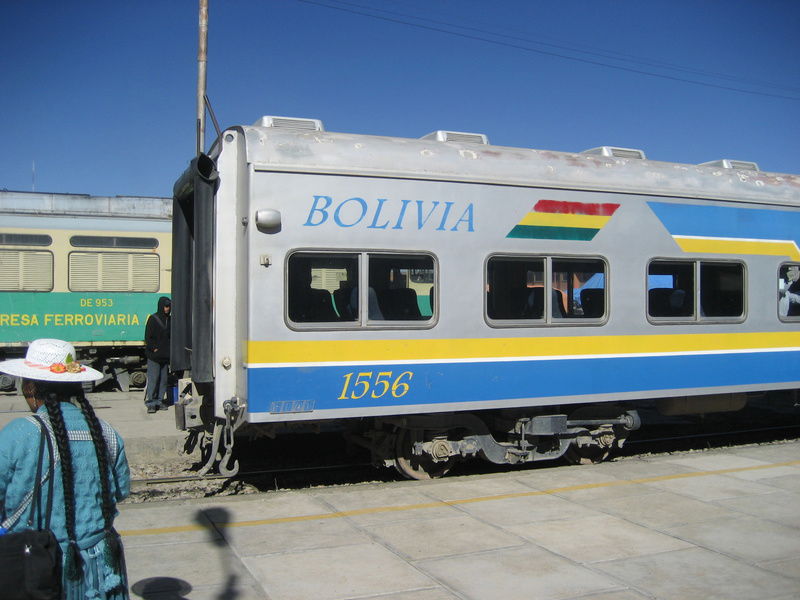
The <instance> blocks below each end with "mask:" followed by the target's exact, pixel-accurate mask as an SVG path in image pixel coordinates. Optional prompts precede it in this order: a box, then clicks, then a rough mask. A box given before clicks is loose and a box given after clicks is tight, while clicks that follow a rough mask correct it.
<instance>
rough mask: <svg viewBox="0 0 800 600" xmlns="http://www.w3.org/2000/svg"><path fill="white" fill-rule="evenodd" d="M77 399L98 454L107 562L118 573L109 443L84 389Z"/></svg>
mask: <svg viewBox="0 0 800 600" xmlns="http://www.w3.org/2000/svg"><path fill="white" fill-rule="evenodd" d="M75 399H76V400H77V401H78V404H79V405H80V408H81V411H82V412H83V416H84V417H85V418H86V423H87V424H88V425H89V433H90V434H91V436H92V442H93V443H94V451H95V454H96V455H97V464H98V465H99V467H100V491H101V493H102V494H101V500H102V503H101V505H100V509H101V510H102V512H103V524H104V526H103V531H104V534H105V540H106V556H105V559H106V563H108V565H109V566H111V567H112V568H113V569H115V570H116V571H117V572H118V573H121V572H122V567H121V562H122V543H121V541H120V537H119V534H118V533H117V532H116V530H115V529H114V513H115V506H116V505H115V503H114V499H113V498H112V497H111V482H110V479H109V474H110V472H111V467H110V466H109V464H108V459H109V457H110V454H109V451H108V444H106V438H105V437H104V436H103V428H102V426H101V425H100V421H99V420H98V419H97V415H96V414H95V412H94V409H93V408H92V405H91V404H89V401H88V400H87V399H86V396H85V395H84V394H83V390H81V393H80V394H78V395H77V396H76V397H75Z"/></svg>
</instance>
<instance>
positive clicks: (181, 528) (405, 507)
mask: <svg viewBox="0 0 800 600" xmlns="http://www.w3.org/2000/svg"><path fill="white" fill-rule="evenodd" d="M796 466H800V460H789V461H786V462H779V463H770V464H766V465H755V466H750V467H733V468H728V469H715V470H712V471H690V472H686V473H673V474H672V475H658V476H655V477H640V478H637V479H619V480H615V481H602V482H599V483H583V484H578V485H568V486H564V487H559V488H550V489H547V490H531V491H529V492H512V493H508V494H497V495H494V496H478V497H475V498H462V499H459V500H434V501H431V502H420V503H416V504H401V505H399V506H374V507H371V508H358V509H354V510H342V511H336V512H330V513H320V514H314V515H297V516H291V517H277V518H273V519H255V520H251V521H236V522H233V523H214V525H216V526H219V527H224V528H230V527H256V526H259V525H278V524H281V523H301V522H303V521H322V520H325V519H341V518H343V517H358V516H362V515H375V514H381V513H393V512H406V511H410V510H425V509H429V508H444V507H452V506H459V505H461V504H475V503H478V502H495V501H498V500H509V499H513V498H531V497H535V496H548V495H552V494H559V493H564V492H575V491H579V490H592V489H600V488H608V487H614V486H621V485H636V484H642V483H656V482H659V481H672V480H677V479H689V478H692V477H708V476H709V475H727V474H729V473H745V472H747V471H759V470H763V469H774V468H777V467H796ZM207 530H208V527H207V526H203V525H178V526H175V527H155V528H152V529H126V530H122V531H120V532H119V533H120V535H122V536H123V537H134V536H141V535H164V534H169V533H183V532H187V531H207Z"/></svg>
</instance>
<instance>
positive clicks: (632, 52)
mask: <svg viewBox="0 0 800 600" xmlns="http://www.w3.org/2000/svg"><path fill="white" fill-rule="evenodd" d="M209 2H210V5H211V8H210V27H209V62H208V95H209V97H210V99H211V102H212V105H213V107H214V110H215V113H216V115H217V118H218V120H219V122H220V125H221V126H222V127H223V128H225V127H227V126H231V125H237V124H250V123H253V122H255V121H256V120H257V119H258V118H259V117H260V116H261V115H265V114H271V115H282V116H295V117H312V118H318V119H321V120H322V121H323V123H324V124H325V127H326V129H327V130H329V131H343V132H354V133H365V134H374V135H391V136H401V137H420V136H422V135H425V134H426V133H429V132H431V131H434V130H436V129H448V130H455V131H470V132H479V133H485V134H486V135H488V137H489V140H490V142H491V143H493V144H497V145H503V146H519V147H528V148H537V149H551V150H559V151H569V152H573V151H580V150H585V149H587V148H592V147H595V146H600V145H613V146H624V147H632V148H641V149H643V150H644V151H645V152H646V154H647V156H648V158H651V159H653V160H665V161H674V162H685V163H700V162H705V161H710V160H715V159H719V158H734V159H740V160H750V161H755V162H757V163H759V165H760V166H761V168H762V169H763V170H766V171H776V172H785V173H800V33H799V32H800V1H798V0H752V1H745V0H727V1H723V0H692V1H690V0H669V1H662V0H646V1H645V0H591V1H588V0H570V1H565V0H560V1H558V0H553V1H550V0H547V1H545V0H542V1H536V0H504V1H500V0H494V1H488V0H404V1H395V2H392V1H389V0H373V1H368V0H305V1H303V0H259V1H257V0H209ZM0 7H1V8H2V20H0V56H2V59H1V60H0V82H2V94H0V131H2V140H3V143H2V145H0V189H8V190H22V191H30V190H31V189H32V187H33V185H34V183H35V189H36V191H42V192H62V193H87V194H94V195H145V196H169V195H171V192H172V184H173V182H174V180H175V178H176V177H177V176H178V175H179V174H180V172H181V171H182V170H183V169H184V168H185V166H186V164H187V163H188V161H189V160H190V159H191V157H192V155H193V154H194V150H195V128H194V120H195V92H196V82H197V62H196V59H197V20H198V17H197V0H161V1H155V0H138V1H135V2H134V1H133V0H114V1H108V0H104V1H95V0H81V1H80V2H76V1H73V2H64V1H63V0H62V1H56V0H0ZM691 82H694V83H691ZM208 130H209V134H208V136H207V143H206V147H208V146H209V145H210V143H211V142H212V141H213V127H212V125H211V122H210V121H209V123H208ZM34 164H35V178H34V174H33V171H34V169H33V166H34Z"/></svg>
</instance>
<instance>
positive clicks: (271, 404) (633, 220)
mask: <svg viewBox="0 0 800 600" xmlns="http://www.w3.org/2000/svg"><path fill="white" fill-rule="evenodd" d="M174 196H175V203H174V215H175V216H174V220H173V269H174V270H173V282H172V289H173V308H174V310H173V313H174V316H173V337H172V340H173V347H172V357H173V362H172V368H173V370H176V371H182V372H183V373H184V377H183V378H182V379H181V381H180V402H179V405H178V410H177V413H176V416H177V418H178V425H179V427H180V428H182V429H187V430H190V431H191V432H193V433H195V434H199V441H200V446H201V450H202V452H203V454H202V459H203V461H204V465H203V468H202V471H203V472H207V471H208V470H210V469H212V468H214V467H216V468H218V469H219V471H220V472H222V473H224V474H233V473H235V472H236V470H237V468H238V463H237V461H236V460H235V459H234V457H233V454H232V452H233V447H234V444H235V440H236V439H237V437H238V435H239V434H241V435H244V434H250V435H269V436H274V435H278V434H283V433H291V432H297V431H315V430H316V431H321V430H328V429H340V430H342V431H343V432H344V433H345V435H347V436H348V438H349V439H350V440H352V441H355V442H357V443H359V444H361V445H363V446H366V447H367V448H369V449H370V451H371V453H372V457H373V460H374V462H375V463H376V464H378V465H386V466H394V467H396V468H397V469H398V470H399V471H400V472H401V473H402V474H403V475H405V476H407V477H410V478H428V477H436V476H440V475H443V474H444V473H446V472H447V471H448V470H449V469H450V468H451V466H452V465H453V463H454V462H455V461H456V460H461V459H466V458H470V457H475V456H478V457H481V458H484V459H486V460H489V461H491V462H493V463H523V462H528V461H536V460H544V459H554V458H558V457H562V456H566V457H567V458H568V459H571V460H576V461H586V460H600V459H602V458H603V457H605V456H606V455H607V454H608V452H609V450H610V449H612V448H614V447H617V446H619V445H621V444H622V443H623V442H624V441H625V438H626V437H627V436H628V434H629V432H630V431H632V430H634V429H636V428H638V427H639V425H640V419H639V416H638V414H637V412H636V403H637V402H640V401H646V402H648V403H651V404H652V403H655V404H656V405H657V406H658V408H659V410H661V411H662V412H663V413H665V414H702V413H709V412H717V411H732V410H738V409H740V408H742V407H743V406H744V405H745V403H746V402H747V400H748V398H749V397H750V396H752V395H753V394H763V393H764V392H765V391H775V390H785V391H786V393H787V394H792V393H794V392H793V390H796V389H797V388H798V387H800V281H798V279H800V276H799V275H798V272H799V271H800V249H799V247H798V240H800V177H798V176H796V175H785V174H776V173H767V172H763V171H761V170H759V168H758V166H757V165H756V164H755V163H747V162H742V161H734V160H720V161H716V162H712V163H706V164H702V165H689V164H676V163H666V162H659V161H651V160H647V159H646V157H645V155H644V153H643V152H642V151H640V150H633V149H625V148H612V147H601V148H594V149H591V150H587V151H584V152H580V153H574V154H573V153H564V152H553V151H544V150H533V149H527V148H508V147H499V146H492V145H490V144H489V143H488V140H487V138H486V136H484V135H481V134H471V133H462V132H447V131H437V132H435V133H433V134H430V135H427V136H425V137H423V138H421V139H405V138H390V137H378V136H368V135H352V134H346V133H332V132H326V131H325V130H324V128H323V126H322V124H321V123H320V122H319V121H316V120H308V119H290V118H282V117H263V118H262V119H260V120H259V121H258V122H257V123H256V124H254V125H253V126H242V127H232V128H230V129H228V130H226V131H224V132H223V133H222V135H221V137H220V138H219V139H218V140H217V141H216V143H215V145H214V146H213V148H212V150H211V152H210V153H209V155H200V156H198V157H197V158H195V159H194V160H193V161H192V163H191V164H190V166H189V168H188V169H187V170H186V172H185V173H184V174H183V175H182V176H181V178H180V179H179V180H178V181H177V182H176V184H175V189H174ZM196 439H197V438H196Z"/></svg>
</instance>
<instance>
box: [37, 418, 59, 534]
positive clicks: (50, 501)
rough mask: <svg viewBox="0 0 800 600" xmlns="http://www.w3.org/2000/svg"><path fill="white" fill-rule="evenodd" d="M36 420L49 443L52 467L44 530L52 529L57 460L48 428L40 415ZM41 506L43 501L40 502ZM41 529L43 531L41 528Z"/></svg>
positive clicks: (49, 457)
mask: <svg viewBox="0 0 800 600" xmlns="http://www.w3.org/2000/svg"><path fill="white" fill-rule="evenodd" d="M36 418H37V419H38V420H39V422H40V424H41V425H42V435H43V436H44V439H45V441H46V442H47V458H48V459H49V462H50V466H49V467H48V469H47V471H49V473H50V477H48V478H47V512H46V513H45V514H46V515H47V516H46V520H45V523H44V529H50V517H51V516H52V514H53V482H54V480H55V472H54V469H55V458H54V456H53V441H52V440H51V439H50V431H49V430H48V429H47V427H45V426H44V422H43V421H42V418H41V417H39V416H38V415H37V416H36ZM41 462H42V452H41V450H39V463H40V464H39V466H38V469H41V468H42V465H41ZM39 486H40V487H41V481H40V482H39ZM39 503H40V504H41V500H40V501H39ZM39 529H42V528H41V527H39Z"/></svg>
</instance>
